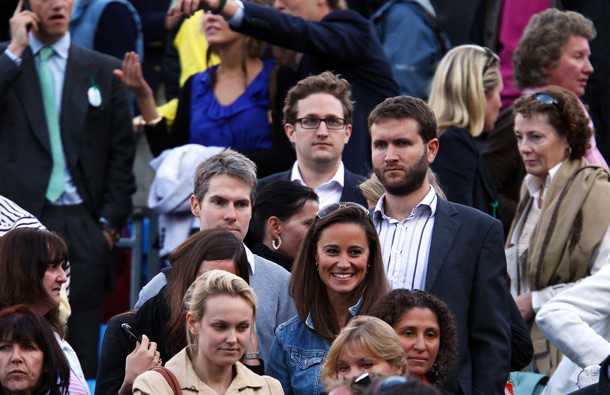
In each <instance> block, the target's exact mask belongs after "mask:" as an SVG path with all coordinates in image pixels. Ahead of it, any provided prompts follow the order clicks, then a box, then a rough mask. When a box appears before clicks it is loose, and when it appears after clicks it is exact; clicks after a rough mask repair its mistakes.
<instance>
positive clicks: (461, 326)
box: [369, 96, 511, 395]
mask: <svg viewBox="0 0 610 395" xmlns="http://www.w3.org/2000/svg"><path fill="white" fill-rule="evenodd" d="M369 130H370V133H371V141H372V152H373V159H372V162H373V169H374V170H375V174H376V175H377V177H378V178H379V180H380V181H381V183H382V184H383V185H384V187H385V188H386V193H385V194H384V195H383V196H382V198H381V199H380V200H379V203H378V204H377V207H376V208H375V210H374V211H373V213H372V216H373V221H374V222H375V226H376V227H377V231H378V233H379V239H380V242H381V247H382V252H383V257H384V263H385V264H386V273H387V275H388V279H389V280H390V282H391V284H392V287H393V288H410V289H423V290H425V291H427V292H430V293H432V294H433V295H435V296H437V297H438V298H440V299H441V300H443V301H444V302H445V303H447V305H448V306H449V308H450V310H451V312H452V313H453V315H454V319H455V324H456V327H457V332H458V349H457V354H458V357H457V360H456V363H455V365H454V367H453V369H452V370H451V371H450V372H449V374H448V376H447V381H446V383H445V384H444V386H443V389H445V390H447V391H449V392H450V393H452V394H467V395H470V394H502V393H503V392H504V391H503V389H504V385H505V383H506V379H507V377H508V373H509V361H510V351H511V348H510V336H511V329H510V321H509V310H508V299H507V295H508V290H507V286H506V258H505V256H504V248H503V236H502V225H501V224H500V222H499V221H497V220H495V219H493V218H492V217H490V216H488V215H486V214H484V213H482V212H480V211H478V210H475V209H472V208H470V207H466V206H462V205H459V204H455V203H451V202H448V201H446V200H443V199H441V198H439V197H438V195H437V194H436V192H435V191H434V188H433V187H431V186H430V185H429V184H428V179H427V171H428V166H429V164H430V163H432V162H433V161H434V158H435V156H436V153H437V152H438V146H439V142H438V139H437V138H436V120H435V117H434V114H433V112H432V110H430V108H429V107H428V106H427V105H426V103H425V102H423V101H422V100H420V99H416V98H412V97H408V96H399V97H394V98H389V99H387V100H385V101H384V102H383V103H381V104H380V105H378V106H377V107H376V108H375V109H374V110H373V112H372V113H371V115H370V116H369ZM407 357H408V358H409V357H410V355H407Z"/></svg>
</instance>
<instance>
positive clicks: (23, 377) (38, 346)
mask: <svg viewBox="0 0 610 395" xmlns="http://www.w3.org/2000/svg"><path fill="white" fill-rule="evenodd" d="M69 380H70V366H69V365H68V361H67V360H66V357H65V356H64V354H63V352H62V350H61V348H60V347H59V345H58V344H57V341H56V340H55V335H54V334H53V331H52V330H51V328H49V325H48V324H47V323H46V322H45V320H44V319H43V318H42V317H41V316H40V315H39V314H37V313H35V312H34V311H33V310H32V309H30V308H29V307H28V306H26V305H17V306H14V307H9V308H7V309H4V310H2V311H0V394H3V395H12V394H19V395H60V394H66V395H67V394H68V382H69Z"/></svg>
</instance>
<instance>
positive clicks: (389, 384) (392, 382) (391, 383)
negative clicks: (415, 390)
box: [373, 376, 409, 394]
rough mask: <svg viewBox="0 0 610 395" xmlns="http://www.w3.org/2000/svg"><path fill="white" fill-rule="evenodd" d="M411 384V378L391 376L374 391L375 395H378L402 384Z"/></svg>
mask: <svg viewBox="0 0 610 395" xmlns="http://www.w3.org/2000/svg"><path fill="white" fill-rule="evenodd" d="M408 382H409V378H408V377H405V376H390V377H388V378H385V379H383V381H382V382H381V383H379V384H377V385H376V386H375V389H374V390H373V394H378V393H380V392H383V391H385V390H389V389H390V388H394V387H396V386H399V385H401V384H405V383H408Z"/></svg>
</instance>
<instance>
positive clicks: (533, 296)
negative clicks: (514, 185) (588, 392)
mask: <svg viewBox="0 0 610 395" xmlns="http://www.w3.org/2000/svg"><path fill="white" fill-rule="evenodd" d="M514 106H515V114H516V116H515V136H516V137H517V144H518V146H519V153H520V154H521V157H522V159H523V162H524V164H525V170H526V171H527V173H528V175H527V176H526V177H525V180H524V182H523V186H522V187H521V199H520V201H519V205H518V206H517V211H516V216H515V219H514V220H513V223H512V225H511V228H510V232H509V234H508V239H507V242H506V258H507V262H508V275H509V277H510V282H511V284H510V291H511V293H512V295H513V297H514V298H515V302H516V303H517V306H518V307H519V310H520V311H521V315H522V316H523V318H524V319H525V320H531V321H532V328H531V335H532V341H533V343H534V364H535V367H536V369H537V371H538V372H540V373H545V374H550V373H551V372H552V371H553V370H554V369H555V367H556V366H557V363H558V359H559V358H560V354H559V352H558V351H557V350H556V349H555V348H554V347H549V342H548V341H547V340H546V338H545V337H544V336H543V335H542V334H541V333H540V331H539V330H538V328H537V327H536V325H535V323H534V322H533V318H534V316H535V314H536V313H537V312H538V310H539V309H540V308H541V307H542V306H544V305H545V304H546V302H548V301H549V300H550V299H551V298H553V296H555V295H557V294H558V293H560V292H562V291H564V290H565V289H567V288H569V287H571V286H573V285H574V283H575V282H576V281H578V280H580V279H581V278H583V277H585V276H588V275H590V274H594V273H595V272H597V271H598V270H599V269H600V268H601V267H602V266H604V265H605V264H606V262H607V259H608V256H609V254H608V248H609V246H610V232H609V231H608V225H609V224H610V211H609V210H608V196H609V195H610V182H609V179H610V175H609V174H608V172H607V171H606V170H604V169H603V168H601V167H598V166H592V165H589V163H588V162H587V160H586V159H585V158H584V157H583V155H584V154H585V151H586V150H587V148H589V147H590V138H591V134H592V131H591V128H590V127H589V125H588V124H589V120H588V118H587V116H586V114H585V112H584V109H583V107H582V105H581V104H580V102H579V100H578V98H577V97H576V95H575V94H574V93H572V92H571V91H568V90H567V89H564V88H559V87H547V88H544V89H541V90H539V91H538V92H536V93H532V94H529V95H526V96H523V97H521V98H519V99H518V100H517V101H516V102H515V104H514Z"/></svg>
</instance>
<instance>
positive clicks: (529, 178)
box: [525, 162, 563, 202]
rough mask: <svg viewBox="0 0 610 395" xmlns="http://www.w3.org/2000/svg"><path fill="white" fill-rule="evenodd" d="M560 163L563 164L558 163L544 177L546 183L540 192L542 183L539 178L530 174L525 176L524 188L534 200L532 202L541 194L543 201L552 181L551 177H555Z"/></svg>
mask: <svg viewBox="0 0 610 395" xmlns="http://www.w3.org/2000/svg"><path fill="white" fill-rule="evenodd" d="M562 163H563V162H559V163H558V164H557V165H555V166H554V167H553V168H552V169H551V170H549V174H548V175H547V176H546V182H545V183H544V191H543V190H542V181H541V180H540V177H538V176H535V175H532V174H527V175H526V176H525V186H526V187H527V190H528V192H529V194H530V196H531V197H532V198H534V202H536V201H537V199H538V198H539V197H540V194H542V199H544V197H545V196H546V192H547V191H548V190H549V185H551V181H552V180H553V177H555V174H557V172H558V171H559V168H560V167H561V164H562Z"/></svg>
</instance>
